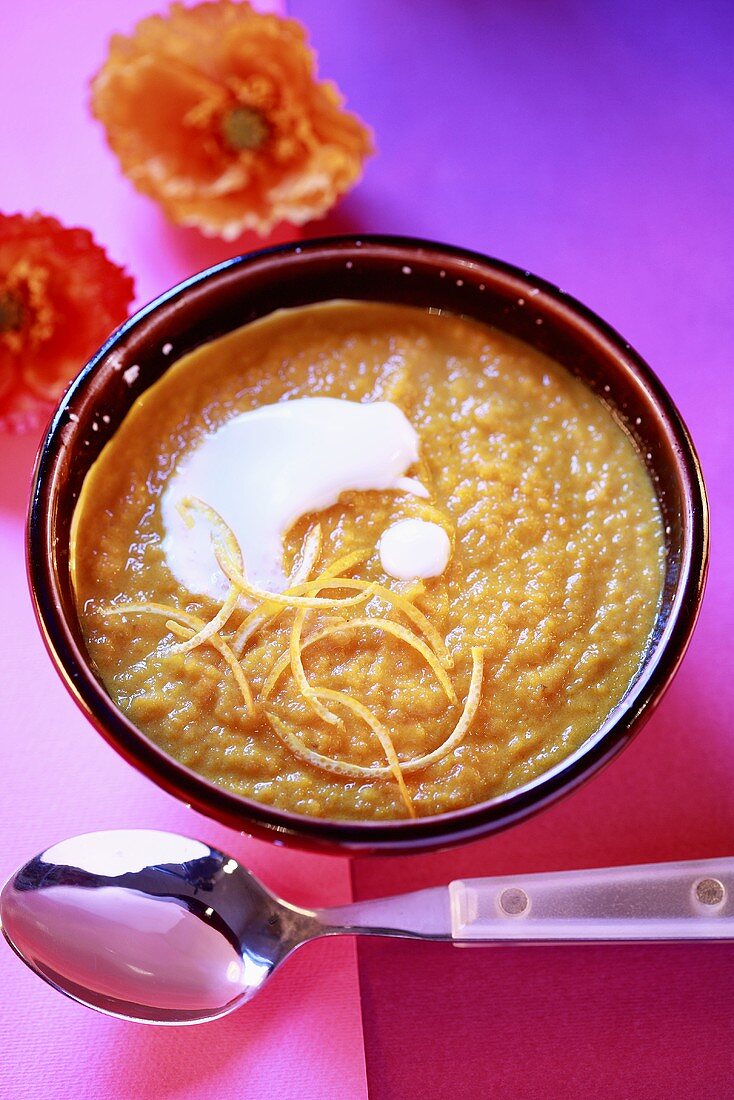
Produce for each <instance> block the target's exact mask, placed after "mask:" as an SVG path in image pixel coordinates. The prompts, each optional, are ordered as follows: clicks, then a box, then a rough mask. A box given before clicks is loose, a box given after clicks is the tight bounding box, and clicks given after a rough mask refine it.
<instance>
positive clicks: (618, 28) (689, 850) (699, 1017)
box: [291, 0, 734, 1100]
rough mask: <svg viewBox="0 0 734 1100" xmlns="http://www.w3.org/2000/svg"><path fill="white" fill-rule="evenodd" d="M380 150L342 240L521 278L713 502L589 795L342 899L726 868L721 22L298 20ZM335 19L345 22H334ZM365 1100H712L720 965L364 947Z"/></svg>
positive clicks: (728, 1039)
mask: <svg viewBox="0 0 734 1100" xmlns="http://www.w3.org/2000/svg"><path fill="white" fill-rule="evenodd" d="M291 10H292V12H293V13H294V14H296V15H297V16H299V17H300V18H302V19H303V20H304V21H305V22H306V23H308V25H309V26H310V28H311V31H312V35H313V38H314V40H315V41H316V42H317V43H318V45H319V49H320V53H321V58H322V65H323V68H324V70H325V71H328V72H329V73H330V74H333V75H334V76H335V78H336V79H337V81H339V82H340V83H341V84H342V86H343V87H344V88H345V90H346V91H347V92H348V95H349V99H350V103H351V104H353V105H354V106H355V107H356V108H357V109H358V110H359V111H360V112H361V113H362V114H363V115H364V116H365V117H366V118H367V119H369V120H370V121H371V122H372V123H373V125H374V127H375V129H376V132H377V139H378V144H379V148H380V155H379V157H378V159H376V160H375V161H374V163H373V164H372V165H371V167H370V168H369V169H368V173H367V177H366V180H365V183H364V185H363V186H362V188H361V189H360V190H359V191H357V192H356V193H355V195H354V196H353V197H352V198H350V199H349V200H348V202H347V203H345V204H344V206H343V207H342V210H341V214H340V218H341V221H342V224H343V225H344V227H345V228H358V229H360V230H362V229H364V230H368V229H369V230H380V231H385V232H390V231H392V232H396V233H412V234H418V235H425V236H428V237H433V238H438V239H444V240H448V241H451V242H454V243H457V244H462V245H467V246H469V247H472V248H476V249H479V250H481V251H485V252H488V253H489V254H491V255H495V256H499V257H501V258H502V259H506V260H509V261H511V262H513V263H515V264H518V265H520V266H525V267H527V268H529V269H530V270H532V271H534V272H536V273H537V274H540V275H543V276H545V277H547V278H548V279H550V280H551V281H553V282H556V283H557V284H560V285H561V286H562V287H563V288H564V289H565V290H568V291H569V292H570V293H572V294H574V295H575V296H576V297H578V298H580V299H581V300H582V301H584V302H585V303H586V304H587V305H589V306H591V307H592V308H593V309H595V310H596V311H597V312H599V313H601V314H602V316H604V317H605V319H607V320H608V321H609V322H610V323H611V324H613V325H614V326H615V327H617V328H618V329H619V330H620V331H621V332H622V333H624V335H625V337H626V338H627V339H628V340H629V341H630V342H631V343H632V344H633V345H634V346H635V347H636V348H637V349H638V350H639V351H640V352H641V354H642V355H643V356H644V357H645V358H647V359H648V361H649V362H650V363H651V365H652V366H653V368H654V369H655V370H656V372H657V373H658V374H659V376H660V377H661V379H662V380H663V382H664V383H665V385H666V386H667V387H668V388H669V390H670V392H671V393H672V395H673V398H674V400H675V401H676V402H677V403H678V405H679V407H680V409H681V412H682V413H683V416H684V418H685V419H686V420H687V422H688V425H689V427H690V429H691V431H692V433H693V437H694V439H695V440H696V442H697V445H698V448H699V451H700V455H701V459H702V462H703V466H704V472H705V475H706V478H707V483H708V488H709V492H710V496H711V508H712V542H713V552H712V563H711V571H710V577H709V586H708V593H707V597H706V601H705V606H704V609H703V613H702V616H701V620H700V624H699V627H698V630H697V633H696V635H695V638H694V642H693V644H692V646H691V649H690V651H689V655H688V657H687V659H686V661H685V662H684V665H683V667H682V669H681V672H680V673H679V675H678V678H677V679H676V681H675V684H674V685H673V687H672V688H671V690H670V692H669V694H668V695H667V696H666V699H665V700H664V702H663V703H662V704H661V706H660V707H659V709H658V711H657V713H656V714H655V716H654V717H653V719H652V721H651V722H650V724H649V725H648V726H647V727H646V729H645V730H644V731H643V732H642V734H641V735H640V737H639V738H638V739H637V741H636V742H635V743H634V744H633V746H632V747H631V748H630V749H629V750H628V751H627V752H626V753H625V754H624V755H623V756H622V757H621V758H620V759H619V760H618V761H617V762H616V763H615V764H614V765H613V766H612V767H611V768H610V769H608V770H607V771H606V772H604V773H603V774H602V775H601V776H600V777H598V778H597V779H595V780H593V781H591V782H590V783H589V784H588V785H587V786H585V787H584V788H582V790H581V791H579V792H578V793H576V794H575V795H573V796H572V797H571V798H569V799H568V800H567V801H566V802H564V803H561V804H560V805H558V806H557V807H555V808H554V809H552V810H550V811H548V812H546V813H544V814H542V815H540V816H539V817H537V818H536V819H535V820H533V821H531V822H529V823H527V824H525V825H522V826H520V827H517V828H515V829H513V830H511V831H510V832H508V833H505V834H503V835H501V836H498V837H496V838H494V839H491V840H488V841H485V842H482V843H479V844H475V845H472V846H470V847H467V848H465V849H463V850H459V851H455V852H449V853H445V854H442V855H437V856H436V855H434V856H424V857H413V858H411V859H401V860H398V861H392V862H387V861H369V862H360V863H357V864H355V865H354V867H353V883H354V887H355V892H356V894H357V895H358V896H369V895H373V894H375V895H376V894H380V893H387V892H390V891H396V890H398V889H405V888H407V887H409V886H415V887H419V886H425V885H429V884H434V883H440V882H445V881H447V880H448V879H450V878H455V877H459V876H469V875H472V874H473V875H478V874H488V873H492V872H497V873H508V872H520V871H523V870H528V871H530V870H544V869H552V868H562V867H571V866H578V867H582V866H594V865H603V864H606V863H627V862H629V863H635V862H642V861H646V860H656V859H676V858H678V859H679V858H684V857H691V858H693V857H702V856H714V855H723V854H731V853H734V736H733V734H734V728H733V723H732V718H733V713H732V712H733V710H734V705H733V704H734V672H733V671H732V661H731V632H732V626H733V625H734V586H733V585H732V564H733V558H734V554H733V553H732V550H731V546H732V538H733V536H734V509H733V495H732V487H731V486H732V473H731V439H732V434H731V431H730V427H729V425H730V418H731V416H732V406H733V402H732V396H733V387H732V380H731V377H732V376H731V362H732V346H733V343H734V341H733V340H732V320H733V318H734V262H733V257H734V129H733V126H734V66H732V58H733V57H734V5H732V4H730V3H711V2H700V3H694V2H688V3H683V2H672V3H651V4H640V3H632V2H627V3H624V2H614V3H611V2H607V3H604V2H599V0H595V2H592V3H589V2H583V0H546V2H544V3H543V2H540V0H515V2H512V3H510V2H505V3H489V2H487V3H481V2H472V0H454V2H449V0H446V2H440V0H433V2H431V3H424V4H415V3H410V2H407V0H377V2H375V0H372V2H367V0H364V2H360V0H352V2H351V3H350V4H349V5H348V6H347V5H343V6H341V5H337V7H336V9H335V7H334V6H333V5H327V4H324V3H321V2H318V0H293V3H292V5H291ZM347 11H348V14H347ZM358 955H359V960H360V979H361V992H362V1002H363V1026H364V1034H365V1053H366V1059H367V1073H368V1082H369V1086H370V1095H371V1096H373V1097H375V1098H379V1100H388V1098H390V1100H392V1098H397V1097H404V1096H406V1095H408V1096H420V1097H422V1098H425V1100H431V1098H434V1097H435V1098H437V1100H438V1098H440V1097H444V1096H447V1095H450V1094H452V1093H453V1094H455V1095H457V1096H461V1097H462V1098H463V1100H473V1098H475V1097H476V1098H477V1100H478V1098H482V1097H488V1096H498V1095H502V1094H505V1093H510V1092H514V1093H518V1094H520V1095H522V1096H526V1097H565V1096H569V1097H581V1096H587V1095H595V1096H597V1097H614V1098H617V1097H618V1098H620V1100H621V1098H624V1097H629V1096H637V1097H688V1096H692V1095H694V1094H697V1093H698V1092H699V1091H705V1092H706V1094H707V1095H709V1096H716V1097H724V1096H729V1095H732V1093H734V1046H733V1045H732V1040H733V1039H734V1022H733V1010H734V949H733V948H731V947H726V946H720V947H713V948H709V947H705V946H699V947H679V946H671V947H646V948H643V947H607V948H595V947H583V948H565V949H563V948H561V949H548V948H533V949H531V950H523V949H518V948H514V949H491V950H486V951H458V950H453V951H449V950H447V949H442V948H440V947H429V948H427V947H425V946H422V945H412V944H407V943H400V942H393V943H389V942H386V943H380V942H366V943H364V944H362V943H360V944H359V945H358Z"/></svg>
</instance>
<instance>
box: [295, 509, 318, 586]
mask: <svg viewBox="0 0 734 1100" xmlns="http://www.w3.org/2000/svg"><path fill="white" fill-rule="evenodd" d="M320 554H321V524H320V523H315V524H314V525H313V527H310V528H309V530H308V532H307V534H306V537H305V539H304V540H303V546H302V548H301V557H300V561H299V562H298V564H297V565H296V566H295V568H294V569H293V570H292V572H291V575H290V577H289V578H288V587H289V588H293V587H295V585H297V584H302V583H303V581H307V580H308V578H309V577H310V576H311V570H312V569H313V567H314V566H315V564H316V562H317V561H318V560H319V555H320Z"/></svg>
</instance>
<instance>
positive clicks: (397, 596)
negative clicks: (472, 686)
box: [342, 578, 454, 668]
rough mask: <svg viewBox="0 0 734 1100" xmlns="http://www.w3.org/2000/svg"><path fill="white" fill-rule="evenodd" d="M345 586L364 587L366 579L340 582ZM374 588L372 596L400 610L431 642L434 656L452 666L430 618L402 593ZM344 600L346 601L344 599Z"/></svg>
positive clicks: (383, 588) (446, 666)
mask: <svg viewBox="0 0 734 1100" xmlns="http://www.w3.org/2000/svg"><path fill="white" fill-rule="evenodd" d="M342 583H343V585H344V587H345V588H365V587H366V586H367V584H368V583H369V582H368V581H362V580H357V579H356V578H355V579H353V580H349V581H343V582H342ZM372 587H373V588H374V591H373V596H375V597H379V598H380V599H381V600H384V601H385V603H389V604H390V605H391V606H392V607H394V608H395V610H396V611H402V613H403V615H405V617H406V619H410V621H411V622H412V623H413V624H414V625H415V626H417V627H418V629H419V630H420V632H421V634H423V635H424V636H425V637H426V639H427V640H428V641H429V642H430V643H431V646H432V647H433V649H434V651H435V653H436V656H437V657H438V659H439V661H440V662H441V664H442V665H443V666H444V667H445V668H452V667H453V664H454V659H453V657H452V656H451V654H450V653H449V651H448V649H447V648H446V644H445V642H444V640H443V638H442V637H441V635H440V634H439V632H438V631H437V630H436V628H435V626H434V625H433V623H432V622H431V621H430V619H428V618H426V616H425V615H424V614H423V612H422V611H419V610H418V608H417V607H414V606H413V604H412V603H411V602H410V600H408V599H407V598H406V596H405V594H404V593H402V592H393V590H392V589H391V588H386V587H385V585H384V584H374V583H373V584H372ZM345 602H346V601H345Z"/></svg>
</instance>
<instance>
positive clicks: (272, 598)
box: [214, 543, 377, 608]
mask: <svg viewBox="0 0 734 1100" xmlns="http://www.w3.org/2000/svg"><path fill="white" fill-rule="evenodd" d="M214 554H215V557H216V559H217V562H218V564H219V568H220V569H221V570H222V572H223V573H224V575H225V577H226V578H227V580H228V581H229V582H230V584H233V585H235V587H236V588H238V589H239V590H240V592H243V593H244V595H245V596H249V597H250V599H252V600H257V601H258V602H259V603H274V604H278V605H279V606H282V607H320V608H326V607H330V608H333V607H353V606H354V605H355V604H359V603H365V601H367V600H369V599H370V598H371V597H372V596H373V595H374V594H375V588H376V587H377V585H376V584H375V583H372V584H370V585H367V587H366V588H365V589H364V590H363V591H361V592H360V593H359V594H358V595H356V596H349V597H347V598H345V599H326V598H323V597H319V596H294V595H292V594H291V593H290V592H267V591H266V590H265V589H264V588H257V587H256V585H254V584H250V582H249V581H248V580H247V577H245V576H243V574H242V572H241V571H240V570H239V569H238V568H237V566H236V565H235V563H234V562H233V561H232V558H231V557H230V556H229V555H228V554H227V553H225V548H224V547H223V546H222V545H221V544H217V543H215V544H214ZM355 583H356V582H352V581H343V580H337V579H334V580H331V581H330V583H329V584H328V586H327V585H324V584H322V583H321V582H320V581H308V582H307V583H306V584H304V585H303V586H302V587H303V590H304V591H306V592H308V591H313V588H314V586H316V587H317V588H319V587H320V588H325V587H329V588H353V587H354V584H355Z"/></svg>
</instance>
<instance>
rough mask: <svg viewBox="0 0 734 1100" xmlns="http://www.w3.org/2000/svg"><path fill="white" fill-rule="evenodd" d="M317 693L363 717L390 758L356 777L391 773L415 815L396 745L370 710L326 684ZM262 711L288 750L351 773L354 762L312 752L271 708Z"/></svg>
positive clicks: (325, 768) (327, 768) (317, 764)
mask: <svg viewBox="0 0 734 1100" xmlns="http://www.w3.org/2000/svg"><path fill="white" fill-rule="evenodd" d="M319 695H322V696H323V697H324V698H329V699H333V700H334V701H335V702H339V703H342V704H343V705H344V706H345V707H347V708H348V709H349V710H351V711H352V712H353V713H354V714H356V715H358V717H360V718H362V719H363V721H364V722H366V723H367V725H368V726H369V727H370V729H371V730H372V732H373V733H374V734H375V735H376V736H377V738H378V740H379V742H380V745H381V746H382V749H383V751H384V753H385V756H386V757H387V759H388V760H389V764H388V765H387V766H386V767H382V766H378V767H375V768H365V767H360V768H359V776H358V777H359V778H360V779H363V778H365V777H367V778H378V777H379V778H384V777H385V776H389V775H392V776H393V777H394V778H395V780H396V782H397V784H398V787H399V789H400V794H401V796H402V799H403V802H404V803H405V806H406V808H407V810H408V813H409V814H410V816H411V817H416V816H417V815H416V812H415V807H414V805H413V800H412V798H411V797H410V793H409V791H408V789H407V787H406V785H405V779H404V777H403V772H402V766H401V764H400V761H399V760H398V757H397V754H396V752H395V746H394V745H393V743H392V738H391V737H390V734H389V733H388V731H387V730H386V729H385V727H384V726H383V725H382V723H381V722H379V721H378V720H377V719H376V718H375V716H374V715H373V714H371V713H370V711H369V710H367V708H366V707H364V706H362V704H361V703H358V702H357V700H356V699H352V698H351V696H349V695H344V694H343V692H340V691H330V690H327V689H326V688H324V689H321V688H319ZM265 715H266V717H267V719H268V721H269V722H270V725H271V727H272V729H273V731H274V733H275V734H276V736H277V737H278V738H279V739H280V740H281V741H282V742H283V743H284V744H285V745H286V746H287V747H288V748H289V749H290V750H291V752H292V753H293V754H294V755H295V756H298V757H300V758H301V760H305V761H306V762H307V763H309V764H312V765H313V766H314V767H317V768H320V769H321V770H322V771H327V772H332V773H333V774H335V775H342V776H353V775H354V772H355V768H357V765H355V764H348V763H347V762H346V761H344V760H335V759H334V758H333V757H330V756H323V755H322V754H321V753H320V752H315V751H314V750H313V749H309V748H307V747H306V746H305V745H304V744H303V742H302V741H301V740H300V739H299V738H298V737H297V736H296V735H295V734H294V733H292V732H291V730H289V729H288V727H287V725H286V724H285V722H283V721H282V720H281V719H280V718H278V716H277V715H276V714H273V713H272V711H267V710H266V711H265Z"/></svg>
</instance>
